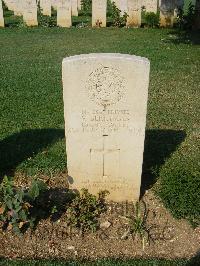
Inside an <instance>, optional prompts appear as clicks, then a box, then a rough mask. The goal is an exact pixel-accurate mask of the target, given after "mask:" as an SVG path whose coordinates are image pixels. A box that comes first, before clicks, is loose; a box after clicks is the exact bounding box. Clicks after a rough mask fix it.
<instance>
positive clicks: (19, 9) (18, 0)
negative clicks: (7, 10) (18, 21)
mask: <svg viewBox="0 0 200 266" xmlns="http://www.w3.org/2000/svg"><path fill="white" fill-rule="evenodd" d="M14 14H15V16H22V15H23V11H22V1H21V0H16V5H15V10H14Z"/></svg>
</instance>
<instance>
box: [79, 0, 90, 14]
mask: <svg viewBox="0 0 200 266" xmlns="http://www.w3.org/2000/svg"><path fill="white" fill-rule="evenodd" d="M81 11H82V14H83V15H85V16H88V15H91V13H92V0H81Z"/></svg>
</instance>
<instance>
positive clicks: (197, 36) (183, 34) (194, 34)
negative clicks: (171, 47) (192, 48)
mask: <svg viewBox="0 0 200 266" xmlns="http://www.w3.org/2000/svg"><path fill="white" fill-rule="evenodd" d="M168 34H169V36H171V38H168V39H167V40H166V41H167V42H171V43H173V44H182V43H183V44H193V45H199V44H200V30H196V31H192V30H191V31H183V30H178V29H177V30H173V31H170V32H169V33H168Z"/></svg>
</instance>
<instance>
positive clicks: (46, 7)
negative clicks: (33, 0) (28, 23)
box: [40, 0, 51, 16]
mask: <svg viewBox="0 0 200 266" xmlns="http://www.w3.org/2000/svg"><path fill="white" fill-rule="evenodd" d="M40 8H41V9H42V14H43V15H44V16H51V0H40Z"/></svg>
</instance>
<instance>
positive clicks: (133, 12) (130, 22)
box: [126, 0, 142, 27]
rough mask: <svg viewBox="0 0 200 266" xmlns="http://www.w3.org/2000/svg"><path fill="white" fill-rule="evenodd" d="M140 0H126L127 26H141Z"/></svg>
mask: <svg viewBox="0 0 200 266" xmlns="http://www.w3.org/2000/svg"><path fill="white" fill-rule="evenodd" d="M141 8H142V7H141V1H139V0H128V18H127V23H126V25H127V26H128V27H140V26H141Z"/></svg>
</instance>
